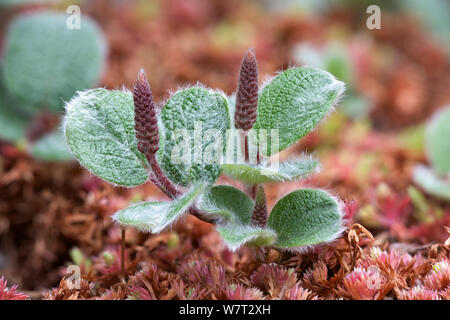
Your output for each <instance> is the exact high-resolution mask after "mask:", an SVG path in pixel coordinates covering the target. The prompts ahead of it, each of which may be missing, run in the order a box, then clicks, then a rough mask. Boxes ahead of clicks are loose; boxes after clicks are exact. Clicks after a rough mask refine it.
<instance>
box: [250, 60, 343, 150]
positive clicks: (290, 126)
mask: <svg viewBox="0 0 450 320" xmlns="http://www.w3.org/2000/svg"><path fill="white" fill-rule="evenodd" d="M343 91H344V83H342V82H341V81H338V80H336V79H335V78H334V77H333V76H332V75H331V74H330V73H328V72H326V71H323V70H320V69H315V68H309V67H301V68H292V69H289V70H286V71H285V72H283V73H281V74H280V75H278V76H277V77H276V78H275V79H273V80H272V82H270V83H269V84H268V85H267V86H266V87H265V88H264V89H263V90H262V93H261V96H260V98H259V101H258V116H257V118H256V122H255V125H254V126H253V128H254V129H265V130H267V135H268V142H267V147H268V150H267V155H271V154H273V153H276V152H278V151H281V150H283V149H285V148H286V147H288V146H289V145H291V144H293V143H294V142H296V141H298V140H299V139H300V138H302V137H303V136H305V135H306V134H308V133H309V132H310V131H311V130H313V129H314V127H315V126H316V125H317V124H318V123H319V122H320V120H321V119H322V118H323V117H324V116H325V115H326V114H327V113H328V112H329V111H330V109H331V108H332V106H333V105H334V104H335V103H336V102H337V99H338V97H339V96H340V95H341V94H342V93H343ZM271 129H278V135H279V143H278V148H277V143H276V142H274V145H272V142H271V140H272V139H271ZM273 149H275V150H273Z"/></svg>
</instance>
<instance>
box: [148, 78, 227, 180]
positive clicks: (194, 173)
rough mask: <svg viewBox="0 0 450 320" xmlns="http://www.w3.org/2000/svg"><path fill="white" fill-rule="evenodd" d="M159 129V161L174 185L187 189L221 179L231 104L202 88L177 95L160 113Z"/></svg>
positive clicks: (221, 96) (183, 91)
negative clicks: (190, 185) (188, 186)
mask: <svg viewBox="0 0 450 320" xmlns="http://www.w3.org/2000/svg"><path fill="white" fill-rule="evenodd" d="M196 125H197V127H196ZM159 128H160V149H159V151H158V154H157V156H158V161H159V163H160V164H161V168H162V169H163V171H164V173H165V174H166V175H167V176H168V177H169V178H170V179H171V180H172V181H174V182H175V183H177V184H179V185H183V186H187V185H189V184H191V183H194V182H195V181H198V180H205V181H210V182H214V181H215V180H216V179H217V178H218V177H219V175H220V166H219V163H220V161H221V159H222V156H223V152H224V150H225V142H226V141H225V133H226V130H227V129H229V128H230V118H229V113H228V103H227V100H226V98H225V97H224V96H223V95H222V94H220V93H218V92H214V91H211V90H207V89H204V88H200V87H194V88H189V89H185V90H182V91H179V92H177V93H175V94H174V95H173V96H172V97H171V98H170V99H169V101H168V102H167V104H166V105H165V106H164V108H163V110H162V111H161V114H160V121H159ZM195 128H196V129H197V130H194V129H195ZM196 133H197V135H196ZM215 151H217V152H215ZM208 156H210V157H208ZM215 156H217V158H216V157H215Z"/></svg>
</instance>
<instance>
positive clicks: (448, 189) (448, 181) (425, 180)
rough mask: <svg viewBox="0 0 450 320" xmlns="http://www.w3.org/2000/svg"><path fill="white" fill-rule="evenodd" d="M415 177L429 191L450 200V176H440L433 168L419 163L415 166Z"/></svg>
mask: <svg viewBox="0 0 450 320" xmlns="http://www.w3.org/2000/svg"><path fill="white" fill-rule="evenodd" d="M413 179H414V182H415V183H416V184H418V185H419V186H420V187H422V188H423V189H424V190H425V191H426V192H427V193H429V194H431V195H433V196H435V197H437V198H441V199H445V200H449V201H450V176H447V177H445V178H443V177H438V176H437V175H436V174H435V173H434V172H433V171H432V170H431V169H429V168H427V167H425V166H422V165H419V166H416V167H415V168H414V171H413Z"/></svg>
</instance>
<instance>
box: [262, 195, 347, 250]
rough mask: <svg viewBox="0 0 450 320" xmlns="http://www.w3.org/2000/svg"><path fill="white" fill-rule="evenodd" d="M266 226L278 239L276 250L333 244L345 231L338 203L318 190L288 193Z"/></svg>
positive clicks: (275, 207) (278, 204) (275, 208)
mask: <svg viewBox="0 0 450 320" xmlns="http://www.w3.org/2000/svg"><path fill="white" fill-rule="evenodd" d="M267 226H268V227H269V228H271V229H272V230H274V231H275V232H276V233H277V235H278V238H277V241H276V243H275V245H276V246H279V247H283V248H296V247H302V246H308V245H314V244H318V243H321V242H327V241H331V240H334V239H335V238H336V237H337V236H338V235H339V233H340V232H341V230H342V218H341V213H340V211H339V205H338V203H337V201H336V200H335V199H334V198H333V197H331V196H330V195H329V194H328V193H326V192H325V191H323V190H318V189H302V190H296V191H294V192H291V193H289V194H288V195H286V196H285V197H284V198H282V199H281V200H280V201H278V203H277V204H276V205H275V206H274V207H273V209H272V212H271V213H270V216H269V220H268V222H267Z"/></svg>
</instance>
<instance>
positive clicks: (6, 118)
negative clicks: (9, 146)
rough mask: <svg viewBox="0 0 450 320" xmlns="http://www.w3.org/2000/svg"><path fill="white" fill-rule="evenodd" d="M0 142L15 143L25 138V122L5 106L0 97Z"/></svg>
mask: <svg viewBox="0 0 450 320" xmlns="http://www.w3.org/2000/svg"><path fill="white" fill-rule="evenodd" d="M0 99H1V100H0V140H4V141H7V142H11V143H16V142H17V141H19V140H20V139H22V138H24V137H25V132H26V129H27V121H26V120H25V118H24V117H22V116H21V115H20V114H18V113H16V112H14V111H13V110H11V108H9V106H8V105H6V101H4V100H3V96H0Z"/></svg>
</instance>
